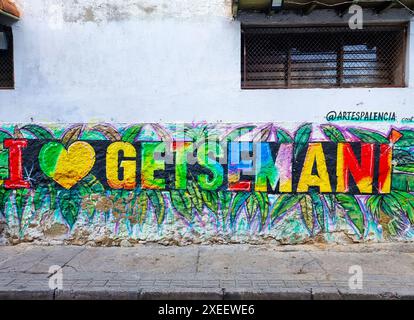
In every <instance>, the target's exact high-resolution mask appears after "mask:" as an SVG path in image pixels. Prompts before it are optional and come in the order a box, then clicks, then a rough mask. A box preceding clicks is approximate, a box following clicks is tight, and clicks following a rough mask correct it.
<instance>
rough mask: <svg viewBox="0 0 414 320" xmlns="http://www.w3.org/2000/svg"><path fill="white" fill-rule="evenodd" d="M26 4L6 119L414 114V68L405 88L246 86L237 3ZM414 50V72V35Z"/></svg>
mask: <svg viewBox="0 0 414 320" xmlns="http://www.w3.org/2000/svg"><path fill="white" fill-rule="evenodd" d="M17 3H18V4H19V6H20V7H21V8H22V10H23V18H22V20H21V21H20V22H18V23H17V24H15V25H14V27H13V29H14V39H15V74H16V89H15V90H7V91H0V121H1V122H31V121H33V122H95V121H102V122H173V121H179V122H192V121H209V122H217V121H223V122H254V121H264V122H269V121H275V122H276V121H277V122H282V121H295V122H297V121H314V122H324V121H325V119H324V117H325V115H326V113H327V112H328V111H330V110H346V111H353V110H367V111H393V110H395V111H397V116H398V117H399V118H402V117H408V116H413V115H414V108H413V105H414V72H409V73H408V75H409V88H401V89H321V90H315V89H302V90H249V91H246V90H241V89H240V22H239V21H234V20H232V18H231V1H230V0H208V1H206V0H175V1H173V0H123V1H119V0H20V1H17ZM413 28H414V27H413V24H411V31H412V32H411V33H410V38H412V37H413V35H414V29H413ZM410 52H411V53H412V54H410V56H409V58H408V61H409V67H408V69H410V68H411V67H413V66H414V41H410ZM408 71H409V70H408Z"/></svg>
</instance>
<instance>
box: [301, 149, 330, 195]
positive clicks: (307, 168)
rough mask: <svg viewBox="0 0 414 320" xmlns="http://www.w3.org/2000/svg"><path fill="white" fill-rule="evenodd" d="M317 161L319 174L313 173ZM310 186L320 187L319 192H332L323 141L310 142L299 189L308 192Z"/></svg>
mask: <svg viewBox="0 0 414 320" xmlns="http://www.w3.org/2000/svg"><path fill="white" fill-rule="evenodd" d="M315 162H316V169H317V171H318V175H313V174H312V169H313V165H314V163H315ZM309 187H319V192H332V187H331V182H330V180H329V174H328V169H327V167H326V160H325V155H324V153H323V148H322V143H309V147H308V151H307V153H306V157H305V162H304V165H303V169H302V173H301V176H300V179H299V184H298V190H297V191H298V192H308V191H309Z"/></svg>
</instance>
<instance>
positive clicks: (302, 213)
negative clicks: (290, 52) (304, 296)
mask: <svg viewBox="0 0 414 320" xmlns="http://www.w3.org/2000/svg"><path fill="white" fill-rule="evenodd" d="M286 127H292V125H291V124H290V125H288V126H286V125H284V124H273V123H256V124H254V123H253V124H206V123H193V124H179V125H178V124H162V125H161V124H135V125H125V126H123V125H118V126H115V125H110V124H97V125H86V124H75V125H68V126H62V125H59V126H58V125H55V126H53V125H48V126H42V125H37V124H27V125H24V124H23V125H17V124H10V125H7V124H3V125H2V127H1V129H0V179H2V180H1V181H0V184H1V186H0V243H3V244H6V243H8V244H15V243H19V242H22V241H24V242H38V243H72V244H80V245H83V244H92V245H131V244H134V243H141V242H159V243H165V244H187V243H229V242H249V243H263V242H277V243H284V244H286V243H288V244H293V243H305V242H308V243H309V242H340V243H344V242H345V243H347V242H359V241H395V240H411V239H412V238H413V236H414V229H413V225H414V128H413V127H407V126H405V127H404V126H401V127H392V126H386V127H384V130H382V132H379V131H375V130H372V129H367V128H362V127H357V126H352V127H351V126H346V127H345V126H339V125H336V124H335V125H334V124H332V123H329V124H325V125H316V124H314V125H312V124H311V123H303V124H298V125H296V126H295V128H294V129H286Z"/></svg>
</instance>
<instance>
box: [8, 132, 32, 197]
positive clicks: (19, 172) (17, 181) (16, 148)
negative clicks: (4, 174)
mask: <svg viewBox="0 0 414 320" xmlns="http://www.w3.org/2000/svg"><path fill="white" fill-rule="evenodd" d="M4 147H5V148H7V149H9V178H8V179H7V180H5V181H4V187H5V188H7V189H19V188H26V189H28V188H30V183H29V182H28V181H25V180H24V179H23V160H22V149H23V148H26V147H27V139H16V140H13V139H6V140H4Z"/></svg>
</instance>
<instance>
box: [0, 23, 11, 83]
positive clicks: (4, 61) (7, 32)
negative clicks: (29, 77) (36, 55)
mask: <svg viewBox="0 0 414 320" xmlns="http://www.w3.org/2000/svg"><path fill="white" fill-rule="evenodd" d="M13 88H14V62H13V34H12V30H11V28H10V27H6V26H2V25H0V89H13Z"/></svg>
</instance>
